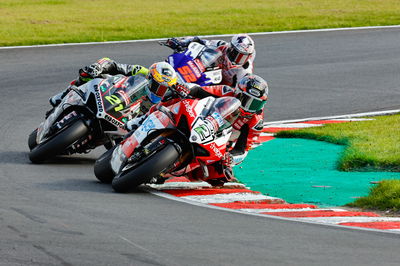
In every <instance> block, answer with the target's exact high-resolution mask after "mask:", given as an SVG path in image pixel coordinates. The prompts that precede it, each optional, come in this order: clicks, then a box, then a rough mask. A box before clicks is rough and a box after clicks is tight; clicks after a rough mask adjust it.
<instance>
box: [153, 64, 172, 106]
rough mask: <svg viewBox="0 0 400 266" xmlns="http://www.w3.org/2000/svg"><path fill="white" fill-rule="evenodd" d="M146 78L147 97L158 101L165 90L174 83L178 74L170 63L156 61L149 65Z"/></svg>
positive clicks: (154, 101) (155, 101)
mask: <svg viewBox="0 0 400 266" xmlns="http://www.w3.org/2000/svg"><path fill="white" fill-rule="evenodd" d="M147 79H148V81H149V86H148V96H149V99H150V101H151V102H152V103H158V102H160V101H161V98H162V97H163V96H164V95H165V93H166V92H167V90H168V89H169V88H171V87H173V86H175V85H176V82H177V81H178V76H177V74H176V72H175V69H174V68H173V67H172V66H171V65H170V64H168V63H167V62H158V63H154V64H152V65H151V66H150V68H149V73H148V74H147Z"/></svg>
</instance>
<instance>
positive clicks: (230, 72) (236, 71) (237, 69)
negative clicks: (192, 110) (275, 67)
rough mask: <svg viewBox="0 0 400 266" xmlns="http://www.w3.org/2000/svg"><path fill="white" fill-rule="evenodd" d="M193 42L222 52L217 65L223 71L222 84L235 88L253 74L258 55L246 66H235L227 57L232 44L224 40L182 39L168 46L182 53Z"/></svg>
mask: <svg viewBox="0 0 400 266" xmlns="http://www.w3.org/2000/svg"><path fill="white" fill-rule="evenodd" d="M191 42H198V43H200V44H203V45H205V46H207V47H208V48H211V49H213V50H216V51H219V52H221V56H220V57H219V58H218V59H217V61H216V65H215V66H216V67H218V68H220V69H221V70H222V71H221V72H222V81H221V83H220V84H224V85H228V86H231V87H235V86H236V83H237V81H238V80H240V79H241V78H242V77H244V76H246V75H247V74H251V73H253V62H254V59H255V55H256V54H255V51H254V53H253V54H251V55H250V58H249V60H248V61H247V62H246V63H245V64H243V65H238V64H234V63H232V62H231V61H230V60H229V58H228V56H227V50H228V48H229V47H230V43H228V42H225V41H223V40H206V39H200V38H199V37H182V38H171V39H168V40H167V43H166V45H167V46H169V47H170V48H172V49H174V50H175V51H177V52H181V51H184V50H185V48H186V47H187V46H188V45H189V44H190V43H191Z"/></svg>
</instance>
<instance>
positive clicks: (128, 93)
mask: <svg viewBox="0 0 400 266" xmlns="http://www.w3.org/2000/svg"><path fill="white" fill-rule="evenodd" d="M145 86H147V80H146V78H145V77H144V76H142V75H138V76H131V77H125V76H116V77H112V78H109V79H105V80H102V81H101V82H100V83H99V85H98V86H94V90H95V94H96V101H97V105H98V106H99V107H100V106H102V108H98V112H97V117H98V118H103V119H105V120H107V121H109V122H111V123H112V124H114V125H116V126H118V127H120V128H123V127H124V124H125V122H126V121H127V120H128V119H129V118H132V116H133V114H137V113H138V112H139V107H140V104H141V102H142V97H143V96H144V95H145ZM99 96H100V97H99ZM132 103H133V104H132Z"/></svg>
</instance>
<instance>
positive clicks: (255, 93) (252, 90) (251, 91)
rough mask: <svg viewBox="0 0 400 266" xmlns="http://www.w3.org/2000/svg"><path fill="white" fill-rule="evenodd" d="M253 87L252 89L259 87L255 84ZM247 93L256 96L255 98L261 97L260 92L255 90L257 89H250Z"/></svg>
mask: <svg viewBox="0 0 400 266" xmlns="http://www.w3.org/2000/svg"><path fill="white" fill-rule="evenodd" d="M253 87H254V88H259V86H258V85H256V84H254V85H253ZM249 93H250V94H251V95H254V96H256V97H260V96H261V93H260V91H259V90H257V89H253V88H252V89H250V90H249Z"/></svg>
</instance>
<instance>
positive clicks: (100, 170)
mask: <svg viewBox="0 0 400 266" xmlns="http://www.w3.org/2000/svg"><path fill="white" fill-rule="evenodd" d="M116 147H117V146H114V147H113V148H111V149H109V150H108V151H106V152H105V153H103V154H102V155H101V156H100V157H99V158H98V159H97V160H96V162H95V164H94V175H95V176H96V178H97V179H98V180H99V181H100V182H102V183H106V184H109V183H111V181H113V179H114V176H115V174H114V172H113V170H112V168H111V157H112V153H113V152H114V150H115V148H116Z"/></svg>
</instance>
